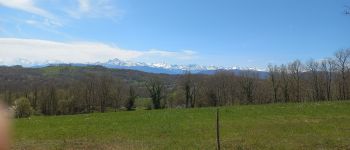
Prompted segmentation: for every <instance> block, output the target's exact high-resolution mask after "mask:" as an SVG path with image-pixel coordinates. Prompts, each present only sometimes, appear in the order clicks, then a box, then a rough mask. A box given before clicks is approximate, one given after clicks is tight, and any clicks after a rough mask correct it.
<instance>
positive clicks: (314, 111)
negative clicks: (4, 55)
mask: <svg viewBox="0 0 350 150" xmlns="http://www.w3.org/2000/svg"><path fill="white" fill-rule="evenodd" d="M14 124H15V128H14V130H15V133H14V138H15V143H14V146H15V147H14V148H29V149H57V148H58V149H77V148H78V149H80V148H84V149H215V109H214V108H201V109H186V110H185V109H180V110H155V111H143V110H139V111H134V112H117V113H106V114H98V113H97V114H87V115H75V116H57V117H33V118H31V119H19V120H15V123H14ZM221 125H222V128H221V133H222V140H223V141H222V147H223V148H226V149H234V148H236V149H240V148H243V149H323V148H325V149H329V148H331V149H334V148H340V149H349V148H350V102H322V103H306V104H273V105H254V106H235V107H225V108H221Z"/></svg>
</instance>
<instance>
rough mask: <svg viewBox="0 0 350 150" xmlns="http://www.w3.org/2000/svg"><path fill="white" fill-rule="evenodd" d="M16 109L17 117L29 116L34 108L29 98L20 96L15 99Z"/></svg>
mask: <svg viewBox="0 0 350 150" xmlns="http://www.w3.org/2000/svg"><path fill="white" fill-rule="evenodd" d="M15 111H16V117H17V118H28V117H30V115H32V113H33V108H32V106H31V104H30V101H29V99H27V98H24V97H22V98H19V99H17V100H16V101H15Z"/></svg>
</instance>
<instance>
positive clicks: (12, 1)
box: [0, 0, 54, 18]
mask: <svg viewBox="0 0 350 150" xmlns="http://www.w3.org/2000/svg"><path fill="white" fill-rule="evenodd" d="M0 5H2V6H5V7H9V8H13V9H18V10H22V11H25V12H29V13H32V14H36V15H39V16H42V17H45V18H54V17H53V15H52V14H51V13H49V12H47V11H46V10H44V9H41V8H39V7H38V6H36V5H35V4H34V0H0Z"/></svg>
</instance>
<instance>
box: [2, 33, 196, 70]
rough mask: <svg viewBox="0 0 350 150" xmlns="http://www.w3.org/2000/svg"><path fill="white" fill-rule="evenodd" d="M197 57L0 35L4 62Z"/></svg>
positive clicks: (188, 52) (190, 53)
mask: <svg viewBox="0 0 350 150" xmlns="http://www.w3.org/2000/svg"><path fill="white" fill-rule="evenodd" d="M195 57H196V52H194V51H180V52H171V51H161V50H149V51H137V50H126V49H121V48H118V47H113V46H110V45H107V44H103V43H93V42H71V43H64V42H53V41H47V40H36V39H17V38H0V60H1V61H2V62H3V63H5V64H6V65H16V61H17V60H18V59H26V60H30V61H32V62H36V63H42V62H45V61H60V62H65V63H89V62H90V63H91V62H104V61H107V60H110V59H114V58H118V59H122V60H130V59H138V58H151V59H152V60H154V61H157V59H158V58H162V59H164V58H171V59H179V60H183V59H191V58H195Z"/></svg>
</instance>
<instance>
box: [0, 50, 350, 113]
mask: <svg viewBox="0 0 350 150" xmlns="http://www.w3.org/2000/svg"><path fill="white" fill-rule="evenodd" d="M349 58H350V50H341V51H338V52H337V53H335V55H334V57H332V58H327V59H324V60H321V61H315V60H310V61H308V62H306V63H302V62H300V61H299V60H296V61H293V62H291V63H288V64H286V65H284V64H283V65H281V66H272V65H269V66H268V72H269V76H268V78H261V77H260V76H259V72H257V71H255V70H242V71H240V73H239V74H235V73H233V72H231V71H217V72H216V73H215V74H214V75H203V74H191V73H190V72H187V73H184V74H182V75H167V74H151V73H145V72H140V71H133V70H123V69H107V68H104V67H100V66H85V67H77V66H69V65H62V66H50V67H44V68H22V67H20V66H14V67H0V81H1V84H0V96H1V99H3V100H4V101H5V102H7V104H9V105H10V106H15V107H16V106H17V105H19V104H18V103H19V102H17V101H18V99H19V98H22V99H23V98H24V99H26V100H27V101H29V103H30V106H31V107H32V108H33V110H34V111H35V112H36V113H37V114H44V115H59V114H76V113H89V112H94V111H100V112H105V111H108V109H111V108H113V109H114V110H119V109H127V110H133V109H135V102H136V101H138V100H139V99H144V98H149V99H150V100H151V102H150V104H149V105H147V106H145V107H146V108H147V109H162V108H174V107H177V108H178V107H184V108H185V107H186V108H193V107H207V106H226V105H239V104H264V103H282V102H306V101H325V100H328V101H330V100H347V99H349V98H350V92H349V88H350V84H349V75H350V73H349V71H350V70H349V66H350V63H349V62H350V61H349ZM22 101H23V100H22ZM24 101H25V100H24ZM20 116H21V115H20Z"/></svg>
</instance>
